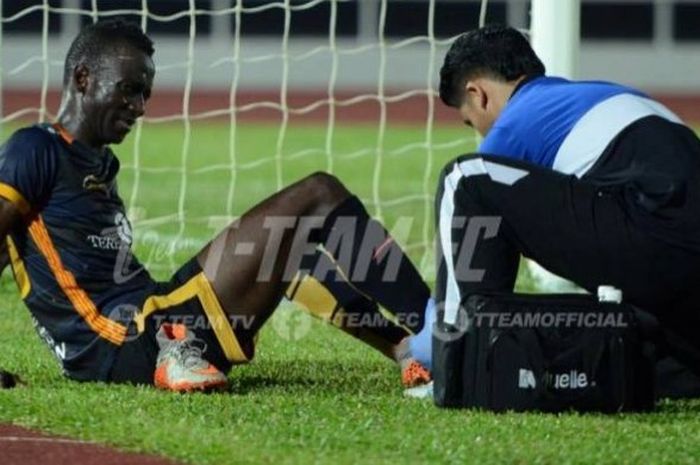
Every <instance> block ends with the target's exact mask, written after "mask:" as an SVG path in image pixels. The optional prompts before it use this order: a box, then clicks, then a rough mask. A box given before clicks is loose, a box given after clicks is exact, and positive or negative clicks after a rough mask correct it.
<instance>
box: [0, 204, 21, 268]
mask: <svg viewBox="0 0 700 465" xmlns="http://www.w3.org/2000/svg"><path fill="white" fill-rule="evenodd" d="M20 218H21V215H20V212H19V209H18V208H17V206H16V205H15V204H14V203H12V202H10V201H8V200H5V199H4V198H2V197H0V274H2V272H3V270H5V267H6V266H7V264H8V263H9V262H10V257H9V254H8V253H7V241H6V238H7V234H8V233H9V232H10V231H11V230H12V228H13V227H14V226H15V225H16V224H17V222H18V221H19V220H20Z"/></svg>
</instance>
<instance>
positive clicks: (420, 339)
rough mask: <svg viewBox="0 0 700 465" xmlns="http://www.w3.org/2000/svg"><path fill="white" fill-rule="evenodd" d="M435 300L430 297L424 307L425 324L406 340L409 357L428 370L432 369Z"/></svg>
mask: <svg viewBox="0 0 700 465" xmlns="http://www.w3.org/2000/svg"><path fill="white" fill-rule="evenodd" d="M435 314H436V312H435V300H433V299H432V297H431V298H430V299H429V300H428V304H427V305H426V306H425V324H424V325H423V329H421V330H420V332H419V333H418V334H416V335H415V336H411V338H410V339H409V340H408V346H409V347H410V349H411V356H412V357H413V358H415V359H416V360H417V361H418V362H420V364H421V365H423V366H424V367H425V368H427V369H428V370H431V369H432V362H433V360H432V359H433V324H434V323H435Z"/></svg>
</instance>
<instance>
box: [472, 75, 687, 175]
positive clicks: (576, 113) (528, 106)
mask: <svg viewBox="0 0 700 465" xmlns="http://www.w3.org/2000/svg"><path fill="white" fill-rule="evenodd" d="M649 116H658V117H661V118H664V119H666V120H668V121H671V122H674V123H680V122H681V121H680V119H679V118H678V117H677V116H676V115H674V114H673V113H672V112H671V111H669V110H668V109H667V108H665V107H664V106H663V105H661V104H660V103H658V102H655V101H653V100H651V99H649V98H648V97H647V96H645V95H644V94H642V93H641V92H639V91H638V90H635V89H632V88H630V87H625V86H622V85H619V84H613V83H609V82H599V81H568V80H566V79H561V78H555V77H544V76H543V77H538V78H535V79H532V80H529V81H526V82H524V83H522V84H521V85H520V86H519V87H518V88H517V89H516V91H515V93H514V94H513V95H512V96H511V98H510V100H509V101H508V103H507V104H506V106H505V107H504V109H503V111H502V112H501V114H500V115H499V117H498V118H497V119H496V121H495V122H494V125H493V127H492V128H491V130H490V131H489V132H488V134H486V137H485V138H484V140H483V141H482V143H481V145H480V146H479V152H481V153H487V154H492V155H501V156H505V157H509V158H514V159H518V160H523V161H527V162H530V163H533V164H536V165H539V166H543V167H546V168H552V169H554V170H556V171H560V172H562V173H565V174H574V175H576V176H578V177H581V176H583V175H584V174H585V173H587V172H588V170H590V168H591V167H592V166H593V165H594V164H595V163H596V161H598V159H599V158H600V157H601V155H602V154H603V153H604V152H605V149H606V148H607V147H608V146H609V145H610V143H611V142H612V141H613V140H614V139H615V138H616V137H617V136H618V135H619V134H620V133H622V131H624V129H625V128H627V127H629V126H630V125H631V124H632V123H634V122H636V121H639V120H641V119H643V118H646V117H649Z"/></svg>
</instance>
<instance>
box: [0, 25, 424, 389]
mask: <svg viewBox="0 0 700 465" xmlns="http://www.w3.org/2000/svg"><path fill="white" fill-rule="evenodd" d="M153 52H154V48H153V43H152V42H151V40H150V39H149V38H148V37H147V36H146V35H144V34H143V32H142V31H141V30H140V29H139V28H138V27H137V26H135V25H133V24H129V23H126V22H123V21H120V20H110V21H104V22H100V23H97V24H95V25H91V26H89V27H87V28H85V29H83V30H82V31H81V32H80V34H79V35H78V37H77V38H76V39H75V40H74V42H73V43H72V45H71V47H70V50H69V51H68V55H67V57H66V62H65V70H64V73H65V74H64V82H63V97H62V102H61V107H60V110H59V115H58V118H57V120H56V122H55V123H54V124H40V125H35V126H32V127H28V128H24V129H21V130H19V131H17V132H16V133H14V134H13V135H12V136H11V138H10V139H9V140H8V141H7V143H6V144H5V145H4V146H3V148H2V151H1V154H0V239H2V242H4V241H5V238H6V239H7V247H8V251H9V254H10V259H11V260H10V261H11V263H12V267H13V271H14V274H15V278H16V281H17V283H18V287H19V290H20V294H21V297H22V299H23V300H24V302H25V303H26V305H27V306H28V307H29V310H30V311H31V314H32V317H33V319H34V322H35V325H36V328H37V330H38V333H39V335H40V336H41V337H42V338H43V339H44V340H45V342H46V343H47V344H48V345H49V346H50V348H51V349H52V350H53V352H55V354H56V355H57V356H58V358H59V360H60V362H61V365H62V368H63V371H64V373H65V375H66V376H68V377H69V378H72V379H76V380H100V381H107V382H133V383H155V384H156V386H158V387H161V388H165V389H172V390H177V391H188V390H193V389H207V388H213V387H220V386H223V385H225V384H226V376H225V375H224V373H226V372H227V371H228V370H229V369H230V368H231V366H232V365H233V364H236V363H244V362H247V361H248V360H250V359H251V358H252V357H253V353H254V345H255V336H256V334H257V333H258V331H259V329H260V327H261V326H262V325H263V324H264V323H265V321H266V320H267V319H268V318H269V317H270V315H271V314H272V312H273V311H274V309H275V307H276V306H277V305H278V303H279V302H280V300H281V299H282V297H283V296H285V295H286V296H287V297H288V298H290V299H291V300H294V301H297V302H299V303H300V304H301V305H303V306H306V307H307V308H308V310H309V311H310V312H312V313H313V314H315V315H317V316H319V317H321V318H324V319H326V320H328V321H330V322H331V323H334V324H336V325H337V326H339V327H341V328H342V329H344V330H346V331H348V332H350V333H351V334H353V335H354V336H356V337H358V338H360V339H362V340H363V341H365V342H367V343H369V344H371V345H372V346H373V347H375V348H377V349H379V350H381V351H382V352H383V353H384V354H385V355H387V356H389V357H391V358H393V359H394V360H396V361H397V362H399V364H400V365H401V367H402V375H403V378H404V381H405V382H406V383H408V384H412V383H415V382H420V381H421V380H426V379H427V377H428V373H427V372H426V371H425V370H424V369H423V368H422V367H420V366H419V365H417V364H416V362H415V361H413V360H411V358H410V356H409V354H408V351H407V348H406V346H407V343H406V337H407V336H408V335H409V334H410V333H411V331H416V330H418V329H420V328H421V327H422V325H423V321H422V320H423V313H424V308H425V306H426V302H427V301H428V298H429V289H428V287H427V286H426V284H425V283H424V282H423V280H422V279H421V277H420V276H419V274H418V273H417V271H416V270H415V268H414V266H413V265H412V264H411V262H410V261H409V259H408V258H407V257H406V256H405V255H404V253H403V252H402V250H401V249H400V247H399V246H398V245H397V244H396V243H395V242H394V241H393V239H392V238H391V237H390V236H389V235H388V234H387V232H386V231H385V230H384V228H383V227H382V226H381V225H380V224H379V223H377V222H376V221H374V220H372V219H371V218H370V217H369V216H368V214H367V212H366V210H365V208H364V207H363V205H362V204H361V203H360V201H359V200H358V199H357V197H355V196H353V195H352V194H351V193H350V192H348V190H347V189H346V188H345V187H344V186H343V185H342V184H341V183H340V182H339V181H338V180H337V179H336V178H334V177H333V176H330V175H328V174H324V173H316V174H312V175H310V176H308V177H306V178H305V179H302V180H301V181H299V182H297V183H295V184H292V185H291V186H289V187H287V188H285V189H283V190H281V191H280V192H278V193H276V194H274V195H272V196H271V197H269V198H268V199H266V200H264V201H262V202H261V203H259V204H258V205H256V206H255V207H253V208H252V209H251V210H250V211H248V212H246V213H245V214H244V215H243V216H242V217H241V218H240V219H239V220H237V221H236V222H234V223H233V224H231V225H230V226H229V227H228V228H226V229H225V230H224V231H223V232H221V233H220V234H219V235H218V236H217V237H216V238H214V240H213V241H212V242H211V243H209V244H208V245H207V246H206V247H204V249H203V250H201V251H200V252H199V253H198V254H197V255H196V256H195V257H193V258H192V259H191V260H190V261H189V262H187V263H186V264H185V265H184V266H182V268H180V270H179V271H177V272H176V273H175V275H174V276H173V277H172V279H171V280H170V281H169V282H155V281H154V280H153V279H152V278H151V277H150V275H149V274H148V272H147V271H146V270H145V269H144V268H143V267H142V266H141V265H140V264H139V262H138V261H137V260H136V259H135V258H134V257H132V256H131V253H130V250H131V242H132V233H131V227H130V224H129V221H128V220H127V217H126V214H125V209H124V204H123V202H122V200H121V198H120V197H119V194H118V191H117V185H116V176H117V173H118V172H119V161H118V160H117V158H116V157H115V155H114V153H113V152H112V151H111V150H110V149H109V147H108V146H109V145H110V144H119V143H120V142H121V141H122V140H123V139H124V137H125V136H126V135H127V133H128V132H129V131H130V129H131V127H132V125H133V124H134V123H135V121H136V120H137V119H138V118H140V117H141V116H142V115H143V114H144V111H145V106H146V102H147V100H148V98H149V96H150V94H151V86H152V83H153V78H154V74H155V67H154V63H153V60H152V58H151V57H152V55H153ZM378 306H382V307H384V308H385V309H386V310H387V311H389V312H390V313H392V314H393V316H394V317H395V323H394V322H390V321H389V320H387V319H385V318H384V317H382V316H381V313H380V312H379V307H378ZM353 314H354V315H356V316H357V315H360V316H362V315H367V314H371V315H372V316H374V318H371V319H362V318H360V319H357V318H355V319H352V320H351V319H348V318H345V317H346V316H347V315H353ZM203 320H205V321H206V324H202V321H203ZM348 321H354V322H357V321H369V322H370V324H366V325H361V326H360V327H356V326H357V325H355V327H353V325H351V324H349V323H348ZM183 322H189V326H188V324H184V323H183ZM382 322H383V323H384V324H380V323H382Z"/></svg>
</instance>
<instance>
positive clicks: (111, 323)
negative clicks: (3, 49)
mask: <svg viewBox="0 0 700 465" xmlns="http://www.w3.org/2000/svg"><path fill="white" fill-rule="evenodd" d="M118 172H119V161H118V160H117V158H116V157H115V156H114V154H113V153H112V151H111V150H109V149H105V150H103V151H102V152H97V151H95V150H93V149H90V148H88V147H87V146H85V145H83V144H81V143H79V142H77V141H73V140H72V138H71V137H70V136H69V135H67V134H66V133H65V132H63V131H62V130H61V128H60V127H58V126H56V127H53V126H49V125H38V126H33V127H29V128H25V129H21V130H19V131H17V132H16V133H14V134H13V135H12V137H10V139H9V140H8V141H7V142H6V143H5V145H4V146H3V147H2V148H1V149H0V196H2V197H4V198H5V199H7V200H9V201H10V202H12V203H14V204H15V205H16V206H17V208H18V209H19V211H20V212H21V213H22V215H23V220H24V221H23V223H22V224H21V225H19V226H18V227H16V228H15V229H14V230H13V231H11V233H10V234H9V235H8V250H9V253H10V258H11V262H12V266H13V271H14V273H15V278H16V280H17V284H18V286H19V289H20V294H21V296H22V298H23V299H24V302H25V303H26V305H27V306H28V307H29V310H30V311H31V313H32V316H33V318H34V322H35V325H36V327H37V331H38V332H39V335H40V336H41V337H42V338H43V339H44V340H45V341H46V342H47V343H48V344H49V346H50V347H51V348H52V349H53V351H54V352H55V354H56V355H57V356H58V358H59V359H60V360H61V362H62V365H63V369H64V372H65V373H66V374H67V375H68V376H70V377H72V378H75V379H95V378H97V379H106V377H107V375H108V373H107V372H106V371H107V370H109V368H110V366H111V361H112V359H113V357H114V354H115V352H116V350H117V348H118V347H119V346H120V345H121V344H122V342H123V341H124V339H125V336H126V332H127V328H126V324H127V323H128V319H126V320H127V321H125V319H124V315H125V314H124V312H121V311H118V310H119V307H118V305H117V304H118V302H120V301H122V299H123V296H124V295H129V294H132V295H133V294H134V293H139V292H143V290H144V289H145V287H146V286H147V285H150V284H151V283H152V280H151V278H150V276H149V275H148V273H147V272H146V271H145V270H144V269H143V267H141V265H140V264H139V263H138V261H137V260H136V259H135V258H134V257H133V256H132V255H131V242H132V233H131V226H130V224H129V221H128V220H127V218H126V214H125V211H124V204H123V202H122V200H121V198H120V197H119V194H118V192H117V184H116V180H115V177H116V175H117V173H118Z"/></svg>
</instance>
